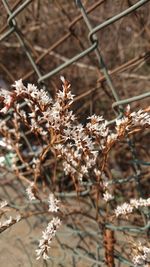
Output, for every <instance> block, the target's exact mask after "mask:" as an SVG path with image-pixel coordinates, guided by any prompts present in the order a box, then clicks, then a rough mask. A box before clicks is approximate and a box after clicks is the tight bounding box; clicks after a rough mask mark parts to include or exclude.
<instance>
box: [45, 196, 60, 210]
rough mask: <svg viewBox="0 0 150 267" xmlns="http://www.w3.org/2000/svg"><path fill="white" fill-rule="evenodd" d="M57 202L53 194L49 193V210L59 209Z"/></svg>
mask: <svg viewBox="0 0 150 267" xmlns="http://www.w3.org/2000/svg"><path fill="white" fill-rule="evenodd" d="M59 202H60V201H59V200H58V199H57V198H55V196H54V194H50V195H49V201H48V204H49V211H51V212H57V211H58V210H59V206H58V203H59Z"/></svg>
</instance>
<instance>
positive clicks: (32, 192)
mask: <svg viewBox="0 0 150 267" xmlns="http://www.w3.org/2000/svg"><path fill="white" fill-rule="evenodd" d="M26 193H27V195H28V198H29V200H30V201H32V200H35V199H36V197H35V187H34V182H32V183H31V184H30V185H29V186H28V188H27V189H26Z"/></svg>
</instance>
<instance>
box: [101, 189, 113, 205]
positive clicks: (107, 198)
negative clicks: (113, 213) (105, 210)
mask: <svg viewBox="0 0 150 267" xmlns="http://www.w3.org/2000/svg"><path fill="white" fill-rule="evenodd" d="M103 198H104V200H105V201H106V202H108V201H110V200H112V199H114V196H113V195H112V194H110V193H109V192H108V191H106V192H105V193H104V194H103Z"/></svg>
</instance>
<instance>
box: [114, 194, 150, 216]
mask: <svg viewBox="0 0 150 267" xmlns="http://www.w3.org/2000/svg"><path fill="white" fill-rule="evenodd" d="M148 206H150V198H147V199H143V198H140V199H131V200H130V203H126V202H125V203H123V204H122V205H120V206H117V208H116V209H115V215H116V216H117V217H118V216H119V215H127V214H129V213H132V212H133V210H134V209H138V208H140V207H148Z"/></svg>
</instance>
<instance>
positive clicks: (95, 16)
mask: <svg viewBox="0 0 150 267" xmlns="http://www.w3.org/2000/svg"><path fill="white" fill-rule="evenodd" d="M1 2H2V3H1V5H0V7H1V11H0V12H1V13H2V14H3V16H2V15H1V17H2V21H1V22H0V27H1V28H0V43H1V47H2V48H1V51H2V53H1V58H2V59H1V62H0V68H1V73H2V74H3V76H1V81H2V77H4V75H5V77H7V81H8V82H11V83H13V82H14V81H15V80H17V79H19V78H22V79H23V81H25V82H27V81H38V83H39V84H40V85H41V86H44V87H45V88H47V90H48V91H50V90H49V88H50V86H52V87H53V88H54V90H55V88H56V87H57V82H56V81H57V80H58V75H59V76H60V75H62V74H65V73H67V75H68V78H69V79H72V77H74V76H75V79H74V81H73V87H74V86H75V85H76V84H79V87H80V88H82V86H83V85H84V86H86V87H85V88H87V90H86V91H84V90H82V89H81V92H80V91H79V95H77V96H76V98H75V103H77V106H76V107H75V109H76V110H77V112H78V113H80V111H81V106H80V105H81V104H78V102H79V101H81V103H82V105H83V106H84V104H85V105H86V104H87V102H86V101H85V100H84V99H85V98H86V97H89V96H90V103H91V102H92V100H91V99H92V98H93V102H92V104H89V105H88V110H90V111H88V112H89V113H92V112H93V111H95V110H96V111H97V110H98V111H99V109H96V108H95V107H94V105H95V104H94V99H95V98H94V95H96V97H97V96H98V94H100V97H101V96H102V98H103V99H105V103H103V104H102V103H101V104H102V108H101V109H102V111H103V109H104V114H105V111H106V110H107V111H106V113H107V115H108V120H109V121H108V124H111V123H113V122H114V121H115V120H116V118H118V117H119V118H121V116H122V114H123V110H124V106H127V105H128V104H130V103H134V104H135V105H133V107H137V106H140V105H142V104H141V102H143V103H148V97H149V96H150V91H149V83H148V82H149V80H150V78H149V76H148V75H147V76H146V75H145V73H148V70H149V62H150V50H149V42H150V31H149V26H150V23H149V21H150V20H149V18H150V12H149V11H150V5H149V3H150V1H149V0H140V1H113V2H114V3H113V4H112V2H111V1H107V0H99V1H81V0H76V1H70V3H68V2H69V1H56V0H55V1H46V0H45V1H43V2H41V1H33V0H26V1H22V0H17V1H7V0H2V1H1ZM89 2H90V4H89ZM113 5H114V6H115V7H114V6H113ZM110 6H111V7H112V8H110ZM101 9H102V11H101ZM108 9H110V10H111V9H112V12H110V13H111V16H110V14H109V16H110V17H107V11H108ZM139 10H142V11H141V13H138V12H139ZM103 12H104V13H103ZM105 12H106V13H105ZM142 12H143V13H142ZM48 13H50V15H49V14H48ZM54 13H56V14H55V15H54ZM114 13H115V14H114ZM29 14H30V15H29ZM142 14H144V15H142ZM28 15H29V17H28ZM128 16H131V17H130V19H131V21H133V22H132V23H133V24H134V20H136V23H137V24H138V23H139V24H140V31H139V32H140V33H139V32H138V33H136V34H135V36H134V39H133V40H132V36H133V35H134V27H133V29H132V27H131V25H132V24H130V26H128V23H127V20H126V17H128ZM144 16H145V17H144ZM31 17H33V18H32V19H31ZM72 17H73V19H72ZM102 20H103V21H102ZM116 22H118V24H117V25H116V24H115V23H116ZM78 24H79V25H78ZM124 24H125V28H122V29H121V31H119V30H120V28H121V27H122V25H124ZM45 25H46V26H45ZM114 25H116V26H114ZM135 28H136V27H135ZM136 30H137V29H136ZM117 31H118V33H119V34H121V32H122V35H126V36H125V39H128V38H129V39H130V38H131V42H132V43H133V42H134V44H135V45H136V42H138V40H139V42H140V44H139V46H137V47H136V46H135V51H136V52H135V51H133V48H132V47H131V50H132V51H129V47H128V45H127V51H126V52H125V53H123V51H124V50H125V46H126V44H127V43H126V42H127V41H128V40H125V46H124V45H123V44H122V43H119V41H118V39H119V38H120V37H119V34H118V35H117ZM115 34H116V36H115ZM139 36H140V37H141V36H142V37H141V39H138V37H139ZM145 36H146V37H145ZM103 38H104V40H105V42H104V44H103ZM136 38H137V41H136ZM146 38H147V43H146V41H145V46H144V44H143V46H144V48H143V47H142V39H144V40H145V39H146ZM110 42H111V43H110ZM49 43H50V45H47V44H49ZM107 43H109V46H107V47H106V51H105V47H104V45H106V44H107ZM115 43H117V45H118V44H119V46H120V47H119V48H118V50H117V51H119V56H118V55H117V54H115V51H113V49H112V50H111V49H110V47H111V48H112V47H113V45H116V44H115ZM45 44H46V45H45ZM139 47H142V49H141V50H140V49H139ZM9 49H10V50H11V49H12V51H13V52H12V54H13V53H14V54H15V52H14V51H15V50H16V54H15V56H13V55H11V57H10V56H9ZM107 49H108V51H107ZM138 49H139V53H138ZM22 51H23V52H24V55H23V54H22ZM61 51H62V53H61ZM7 52H8V55H7ZM110 53H111V54H110ZM17 54H18V55H19V56H20V59H17V58H15V57H17V56H16V55H17ZM19 56H18V57H19ZM126 56H127V58H128V60H126ZM109 58H111V59H112V61H113V62H115V64H114V63H112V65H111V63H110V62H109ZM114 58H115V60H114ZM119 58H120V59H119ZM6 59H7V64H5V62H6ZM15 60H16V62H14V64H13V61H15ZM110 61H111V60H110ZM20 62H21V64H20ZM60 62H63V63H61V64H60ZM9 64H10V68H9ZM142 67H143V68H144V71H143V69H142V71H141V72H137V71H138V70H139V69H141V68H142ZM12 68H13V69H14V70H12ZM50 68H51V70H50ZM133 70H135V72H134V71H133ZM75 72H76V74H75ZM143 73H144V74H143ZM78 76H79V80H78V78H77V77H78ZM82 76H83V77H82ZM95 76H96V82H95ZM81 77H82V79H83V78H84V79H86V80H87V83H86V84H83V81H80V79H81ZM87 77H88V78H87ZM93 77H94V78H93ZM113 77H119V78H118V80H119V79H122V82H120V81H118V80H117V81H116V80H115V79H114V78H113ZM128 79H130V80H131V79H133V86H132V88H131V91H130V90H127V89H126V88H125V87H127V86H128V81H127V80H128ZM125 82H126V85H124V83H125ZM138 82H139V84H140V87H142V89H140V90H138V89H136V86H137V83H138ZM95 83H97V86H96V87H93V84H95ZM87 84H90V87H89V85H88V86H87ZM120 86H122V87H123V88H124V89H123V93H121V92H120V91H121V89H120ZM91 87H92V88H91ZM144 88H147V89H144ZM99 91H101V92H100V93H99ZM143 91H144V92H143ZM50 94H51V91H50ZM104 96H105V98H104ZM144 99H146V101H147V102H144ZM141 100H142V101H141ZM82 101H83V102H82ZM139 101H140V102H139ZM85 102H86V103H85ZM79 103H80V102H79ZM139 103H140V104H139ZM143 105H144V104H143ZM83 106H82V108H83ZM106 106H107V107H106ZM108 107H109V108H108ZM98 108H99V106H98ZM111 109H112V112H113V113H114V115H113V117H111V116H109V115H110V114H109V113H111V112H110V110H111ZM85 111H87V110H86V109H85ZM27 142H30V141H29V140H28V141H27ZM128 149H129V151H130V153H131V155H132V159H131V160H130V162H128V163H126V164H127V165H130V166H131V168H132V172H133V173H132V174H131V175H129V176H128V177H126V178H118V177H117V175H118V174H117V173H116V172H115V171H114V173H113V175H114V176H115V177H116V179H115V180H112V182H111V183H112V185H113V184H115V185H117V184H119V185H123V186H125V188H126V186H127V185H128V186H129V184H130V183H132V182H133V181H134V182H135V184H136V190H137V192H138V194H139V196H141V197H144V193H143V190H142V187H143V185H142V181H141V179H142V177H143V175H144V173H146V174H147V172H146V167H147V168H148V167H149V166H150V162H148V160H147V161H146V160H145V158H144V159H141V158H140V159H139V154H138V152H137V148H136V145H135V143H134V140H130V139H127V140H126V150H128ZM143 168H144V170H143ZM6 173H7V172H6ZM6 173H5V174H6ZM124 173H125V172H124ZM3 176H4V174H3ZM1 180H2V181H1V184H2V194H3V195H7V197H8V198H9V199H10V202H12V197H11V196H10V191H9V190H8V189H7V187H6V185H7V182H8V181H7V180H6V181H4V180H3V179H2V177H1ZM20 183H21V182H20ZM11 186H12V191H13V190H14V192H15V197H17V195H18V193H16V192H17V190H18V187H19V186H18V185H17V183H15V184H14V185H11ZM86 186H87V190H86V191H84V192H82V193H81V197H83V199H84V197H85V196H86V198H89V199H88V200H84V205H85V206H84V208H85V209H86V210H85V218H84V219H82V220H83V224H84V227H81V226H80V223H79V220H80V215H78V217H77V218H76V219H75V217H73V216H71V215H70V223H68V225H67V226H66V230H64V231H63V232H62V233H60V235H59V236H57V244H58V245H59V246H60V248H61V256H59V257H55V258H54V257H51V261H52V263H54V264H55V266H67V265H66V260H68V256H66V253H67V252H66V251H69V255H70V258H71V262H70V266H84V264H85V262H86V264H85V266H104V264H105V262H104V258H103V257H102V256H101V251H103V243H102V241H101V237H102V229H97V225H96V224H95V222H94V220H93V216H94V215H93V214H92V209H93V208H95V207H94V202H93V199H92V198H90V194H89V191H90V190H89V188H90V184H87V185H86ZM19 188H20V187H19ZM24 189H25V188H24V185H23V184H21V190H22V192H24V191H25V190H24ZM19 190H20V189H19ZM126 190H127V189H126ZM57 195H58V196H59V197H61V198H62V199H65V201H66V203H70V204H71V203H72V205H73V204H74V201H75V200H74V198H75V197H76V192H74V191H72V192H70V193H66V192H62V193H57ZM15 197H14V199H15ZM28 205H29V203H27V204H26V207H28ZM81 205H82V204H81ZM35 207H36V209H37V211H39V212H40V208H39V206H38V202H37V203H36V202H35ZM89 213H90V215H89ZM100 213H101V214H102V216H103V210H100ZM141 214H142V216H143V222H144V223H143V226H139V227H133V226H130V225H126V224H125V225H120V226H115V225H114V224H111V223H108V222H107V221H106V222H104V223H103V227H104V228H105V229H111V230H112V231H114V232H117V233H118V232H119V233H120V232H122V233H124V232H125V231H127V233H131V234H133V235H134V234H135V233H138V234H139V235H142V234H144V235H147V234H148V231H149V227H150V221H149V213H148V211H147V210H145V211H141ZM82 215H83V214H82ZM39 220H40V221H41V222H43V220H46V219H45V218H44V219H43V218H42V217H41V216H39ZM90 220H91V221H92V229H91V225H90ZM26 221H27V224H28V225H29V228H30V229H31V228H32V227H33V226H31V223H30V222H29V221H28V219H27V220H26ZM35 224H36V222H34V226H35ZM66 235H67V238H68V240H69V237H70V236H74V237H75V238H74V242H73V244H72V245H70V243H69V241H68V243H65V241H66V240H65V239H66ZM117 235H118V237H119V238H120V236H119V234H117ZM91 239H92V245H90V246H89V244H88V241H89V240H91ZM123 239H124V237H123ZM123 239H122V240H123ZM18 240H19V239H18ZM19 242H20V244H21V245H20V247H21V246H22V248H23V249H24V251H25V254H26V256H27V258H28V261H29V264H30V265H31V266H32V260H31V257H30V255H29V254H28V252H27V251H26V249H25V247H24V245H23V243H21V242H22V241H21V240H20V241H19ZM121 242H123V241H121ZM124 242H125V241H124ZM118 244H119V241H118ZM118 244H117V245H116V250H115V252H114V255H115V258H116V259H117V261H118V262H120V263H118V265H116V266H126V265H128V266H133V264H132V263H131V262H130V261H129V260H128V257H127V252H126V257H124V256H122V251H123V249H124V248H122V251H120V248H119V245H118ZM93 248H94V249H93ZM95 251H96V252H95ZM62 252H63V253H62ZM119 264H121V265H119ZM34 266H35V265H34ZM36 266H38V265H36ZM50 266H51V265H50ZM110 266H112V265H110Z"/></svg>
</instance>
